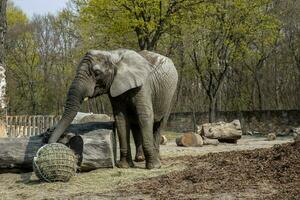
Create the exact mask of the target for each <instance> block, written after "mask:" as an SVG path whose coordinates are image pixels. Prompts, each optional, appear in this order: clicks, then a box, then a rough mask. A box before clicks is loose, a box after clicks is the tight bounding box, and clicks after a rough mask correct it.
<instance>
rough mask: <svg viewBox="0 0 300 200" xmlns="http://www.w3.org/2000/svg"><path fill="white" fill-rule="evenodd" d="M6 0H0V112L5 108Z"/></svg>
mask: <svg viewBox="0 0 300 200" xmlns="http://www.w3.org/2000/svg"><path fill="white" fill-rule="evenodd" d="M6 5H7V0H1V1H0V112H1V113H2V112H3V111H4V109H5V108H6V100H5V94H6V76H5V62H4V60H5V48H4V44H5V35H6V30H7V22H6Z"/></svg>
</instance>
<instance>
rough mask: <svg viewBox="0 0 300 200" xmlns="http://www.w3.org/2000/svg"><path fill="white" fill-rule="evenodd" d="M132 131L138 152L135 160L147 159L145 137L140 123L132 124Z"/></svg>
mask: <svg viewBox="0 0 300 200" xmlns="http://www.w3.org/2000/svg"><path fill="white" fill-rule="evenodd" d="M130 128H131V131H132V136H133V139H134V143H135V148H136V153H135V159H134V161H135V162H143V161H144V160H145V156H144V151H143V145H142V142H143V138H142V132H141V130H140V127H139V125H138V124H132V125H131V126H130Z"/></svg>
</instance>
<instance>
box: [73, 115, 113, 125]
mask: <svg viewBox="0 0 300 200" xmlns="http://www.w3.org/2000/svg"><path fill="white" fill-rule="evenodd" d="M108 121H111V118H110V117H109V116H108V115H106V114H93V113H83V112H78V113H77V115H76V116H75V118H74V119H73V121H72V124H82V123H88V122H108Z"/></svg>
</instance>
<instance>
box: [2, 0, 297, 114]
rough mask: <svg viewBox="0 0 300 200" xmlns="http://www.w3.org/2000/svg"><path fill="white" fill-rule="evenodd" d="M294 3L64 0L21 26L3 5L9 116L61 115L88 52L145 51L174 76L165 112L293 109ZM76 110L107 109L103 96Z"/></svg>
mask: <svg viewBox="0 0 300 200" xmlns="http://www.w3.org/2000/svg"><path fill="white" fill-rule="evenodd" d="M299 10H300V3H299V2H298V1H294V0H285V1H282V0H252V1H247V0H232V1H224V0H214V1H210V0H153V1H146V0H112V1H109V0H70V3H69V7H68V9H66V10H63V11H62V12H60V13H59V14H58V15H56V16H51V15H46V16H36V17H35V18H32V19H28V18H27V17H26V15H25V14H24V13H23V12H22V11H21V10H20V9H18V8H17V7H15V6H14V5H13V4H12V3H10V4H9V6H8V10H7V13H8V27H9V29H8V34H7V41H6V48H7V59H6V60H7V68H8V69H7V79H8V98H9V113H11V114H25V113H26V114H61V113H62V111H63V105H64V101H65V97H66V93H67V90H68V87H69V85H70V83H71V81H72V78H73V76H74V70H75V68H76V65H77V63H78V62H79V61H80V59H81V57H82V55H84V53H85V52H86V51H87V50H88V49H116V48H129V49H136V50H141V49H147V50H155V51H157V52H159V53H161V54H164V55H166V56H168V57H171V58H172V60H173V61H174V63H175V65H176V67H177V69H178V72H179V83H178V90H177V91H176V94H175V100H174V109H173V111H193V112H196V111H208V110H210V111H211V112H212V111H217V110H256V109H299V108H300V95H299V94H298V93H299V92H298V91H299V89H300V84H299V83H300V54H299V52H300V43H299V41H300V29H299V27H300V26H299V22H300V15H299ZM82 111H93V112H110V111H111V109H110V105H109V100H108V99H107V97H101V98H97V99H96V100H91V101H89V102H88V103H85V104H84V105H83V108H82Z"/></svg>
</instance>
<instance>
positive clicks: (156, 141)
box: [153, 119, 163, 158]
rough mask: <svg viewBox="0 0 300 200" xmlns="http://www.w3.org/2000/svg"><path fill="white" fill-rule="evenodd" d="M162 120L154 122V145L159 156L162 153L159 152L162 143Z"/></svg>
mask: <svg viewBox="0 0 300 200" xmlns="http://www.w3.org/2000/svg"><path fill="white" fill-rule="evenodd" d="M162 121H163V119H162V120H161V121H159V122H154V124H153V146H154V152H155V153H156V155H157V157H158V158H160V153H159V145H160V139H161V138H160V137H161V136H160V130H161V124H162Z"/></svg>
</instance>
